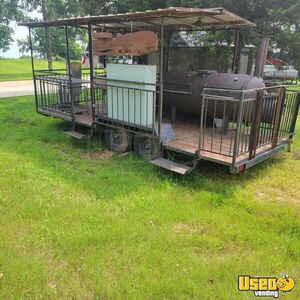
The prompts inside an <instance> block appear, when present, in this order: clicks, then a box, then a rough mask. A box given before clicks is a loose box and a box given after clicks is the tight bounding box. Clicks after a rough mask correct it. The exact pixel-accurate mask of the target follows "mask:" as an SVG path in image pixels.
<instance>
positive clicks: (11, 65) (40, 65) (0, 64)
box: [0, 58, 65, 81]
mask: <svg viewBox="0 0 300 300" xmlns="http://www.w3.org/2000/svg"><path fill="white" fill-rule="evenodd" d="M34 62H35V69H36V70H42V69H47V68H48V63H47V61H46V60H43V59H35V61H34ZM53 68H65V62H53ZM26 79H32V70H31V60H30V58H18V59H4V58H0V81H10V80H26Z"/></svg>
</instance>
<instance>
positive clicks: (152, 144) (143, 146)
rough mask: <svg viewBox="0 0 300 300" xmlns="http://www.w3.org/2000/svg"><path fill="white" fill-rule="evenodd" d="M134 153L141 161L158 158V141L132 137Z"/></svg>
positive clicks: (137, 136) (138, 136)
mask: <svg viewBox="0 0 300 300" xmlns="http://www.w3.org/2000/svg"><path fill="white" fill-rule="evenodd" d="M134 151H135V152H136V153H137V154H138V156H139V157H140V158H141V159H143V160H152V159H155V158H157V157H158V156H159V143H158V140H156V139H152V138H148V137H145V136H141V135H136V136H135V137H134Z"/></svg>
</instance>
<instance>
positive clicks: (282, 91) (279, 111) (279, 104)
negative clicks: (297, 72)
mask: <svg viewBox="0 0 300 300" xmlns="http://www.w3.org/2000/svg"><path fill="white" fill-rule="evenodd" d="M284 95H285V88H284V87H281V89H280V91H279V94H278V102H277V105H276V110H275V117H274V127H273V133H272V149H273V148H275V147H276V146H277V142H278V133H279V126H280V121H281V116H282V110H283V103H284V101H283V99H284Z"/></svg>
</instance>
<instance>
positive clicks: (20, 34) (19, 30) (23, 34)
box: [0, 11, 41, 58]
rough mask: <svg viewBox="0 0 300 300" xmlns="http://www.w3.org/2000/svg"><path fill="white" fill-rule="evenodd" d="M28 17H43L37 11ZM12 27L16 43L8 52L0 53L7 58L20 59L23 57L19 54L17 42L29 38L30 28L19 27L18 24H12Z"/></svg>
mask: <svg viewBox="0 0 300 300" xmlns="http://www.w3.org/2000/svg"><path fill="white" fill-rule="evenodd" d="M28 16H30V17H32V18H40V17H41V15H40V13H38V12H37V11H33V12H31V13H29V14H28ZM10 27H11V28H12V30H13V32H14V34H13V39H14V42H13V43H12V44H11V46H10V48H9V50H8V51H6V52H4V53H3V52H1V51H0V56H1V57H5V58H18V57H20V56H21V55H22V53H20V52H19V49H18V45H17V40H18V39H26V38H28V28H27V27H24V26H18V25H17V23H16V22H11V23H10ZM28 54H29V53H28Z"/></svg>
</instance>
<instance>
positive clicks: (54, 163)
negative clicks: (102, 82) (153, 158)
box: [0, 97, 300, 300]
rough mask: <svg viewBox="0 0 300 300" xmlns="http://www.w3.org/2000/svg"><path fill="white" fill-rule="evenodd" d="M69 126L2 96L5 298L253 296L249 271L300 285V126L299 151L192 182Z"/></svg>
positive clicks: (202, 169)
mask: <svg viewBox="0 0 300 300" xmlns="http://www.w3.org/2000/svg"><path fill="white" fill-rule="evenodd" d="M67 128H68V126H67V125H66V124H65V123H63V122H61V121H59V120H56V119H52V118H46V117H42V116H40V115H38V114H36V113H35V111H34V100H33V97H22V98H18V99H6V100H1V101H0V228H1V230H0V299H221V300H223V299H228V300H229V299H230V300H232V299H253V298H254V297H253V294H252V293H248V292H239V291H238V289H237V276H238V275H239V274H250V275H270V276H281V275H282V274H285V273H286V272H288V273H289V275H290V276H292V277H294V278H295V280H296V281H297V282H299V281H300V260H299V258H300V172H299V171H300V139H299V137H300V123H299V122H298V127H297V134H296V142H295V144H294V146H293V151H292V152H290V153H282V154H280V155H278V156H276V157H274V158H272V159H270V160H269V161H267V162H265V163H262V164H260V165H259V166H257V167H254V168H253V169H250V170H247V171H245V172H244V173H243V174H241V175H240V176H231V175H229V174H228V173H227V169H225V168H223V167H219V166H217V165H214V164H211V163H205V164H201V165H200V166H199V169H198V170H196V171H195V172H194V173H192V174H191V175H189V176H188V177H185V178H182V177H178V176H174V175H171V174H170V173H165V172H164V171H161V170H158V169H156V168H155V167H153V166H151V165H150V164H148V163H147V162H144V161H141V160H139V159H138V158H136V157H135V156H134V155H129V156H124V157H120V156H118V155H114V156H113V157H111V158H106V157H105V155H102V154H101V144H100V143H99V140H98V139H97V138H95V140H94V141H93V145H92V149H93V152H88V151H87V147H86V144H85V143H84V142H78V141H73V140H71V138H68V137H66V136H64V135H63V134H62V133H61V130H63V129H67ZM299 298H300V287H299V284H298V285H296V287H295V289H294V290H293V291H292V292H291V293H289V294H286V295H284V296H282V299H299Z"/></svg>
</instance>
